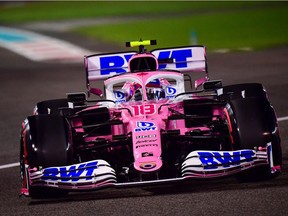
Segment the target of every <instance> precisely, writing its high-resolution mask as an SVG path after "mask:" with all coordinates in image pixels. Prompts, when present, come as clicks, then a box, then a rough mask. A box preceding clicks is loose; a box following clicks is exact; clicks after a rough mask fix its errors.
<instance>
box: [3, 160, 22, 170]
mask: <svg viewBox="0 0 288 216" xmlns="http://www.w3.org/2000/svg"><path fill="white" fill-rule="evenodd" d="M17 166H20V163H19V162H17V163H11V164H5V165H1V166H0V170H1V169H6V168H11V167H17Z"/></svg>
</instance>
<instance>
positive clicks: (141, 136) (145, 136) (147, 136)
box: [136, 134, 156, 139]
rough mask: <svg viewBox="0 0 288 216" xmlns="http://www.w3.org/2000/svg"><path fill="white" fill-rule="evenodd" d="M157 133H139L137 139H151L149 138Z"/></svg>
mask: <svg viewBox="0 0 288 216" xmlns="http://www.w3.org/2000/svg"><path fill="white" fill-rule="evenodd" d="M155 137H156V134H147V135H139V136H136V139H149V138H155Z"/></svg>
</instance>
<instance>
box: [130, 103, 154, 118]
mask: <svg viewBox="0 0 288 216" xmlns="http://www.w3.org/2000/svg"><path fill="white" fill-rule="evenodd" d="M131 107H132V109H133V113H134V115H135V116H142V115H154V114H155V113H156V107H155V104H142V105H133V106H131Z"/></svg>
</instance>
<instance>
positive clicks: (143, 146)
mask: <svg viewBox="0 0 288 216" xmlns="http://www.w3.org/2000/svg"><path fill="white" fill-rule="evenodd" d="M157 146H158V144H145V145H138V146H136V149H137V148H146V147H157Z"/></svg>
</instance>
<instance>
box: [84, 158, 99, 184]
mask: <svg viewBox="0 0 288 216" xmlns="http://www.w3.org/2000/svg"><path fill="white" fill-rule="evenodd" d="M97 164H98V161H94V162H90V163H87V165H86V166H85V168H86V170H87V173H86V177H87V178H86V180H91V179H92V174H93V172H94V170H95V169H97V168H98V166H97Z"/></svg>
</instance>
